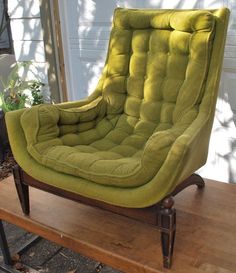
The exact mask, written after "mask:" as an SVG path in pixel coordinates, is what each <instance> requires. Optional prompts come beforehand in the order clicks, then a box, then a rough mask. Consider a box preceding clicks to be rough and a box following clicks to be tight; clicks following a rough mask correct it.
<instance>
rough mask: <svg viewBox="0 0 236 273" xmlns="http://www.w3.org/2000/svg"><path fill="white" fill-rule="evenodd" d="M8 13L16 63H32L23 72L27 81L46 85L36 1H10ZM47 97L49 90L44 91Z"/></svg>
mask: <svg viewBox="0 0 236 273" xmlns="http://www.w3.org/2000/svg"><path fill="white" fill-rule="evenodd" d="M8 13H9V17H10V19H11V30H12V39H13V46H14V51H15V57H16V61H18V62H22V61H32V64H33V65H32V66H31V67H30V69H29V71H33V72H34V73H31V72H28V71H24V72H23V75H26V76H27V78H28V79H35V78H37V79H38V80H41V81H42V82H44V83H46V84H47V83H48V75H47V65H46V59H45V53H44V42H43V32H42V25H41V19H40V8H39V1H38V0H10V1H8ZM45 92H46V96H47V97H48V96H49V89H47V90H45Z"/></svg>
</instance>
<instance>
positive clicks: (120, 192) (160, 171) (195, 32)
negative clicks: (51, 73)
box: [6, 8, 229, 267]
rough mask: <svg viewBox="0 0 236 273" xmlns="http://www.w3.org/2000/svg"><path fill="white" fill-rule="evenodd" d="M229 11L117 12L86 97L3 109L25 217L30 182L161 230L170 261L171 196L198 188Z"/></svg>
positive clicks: (166, 261)
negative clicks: (101, 66)
mask: <svg viewBox="0 0 236 273" xmlns="http://www.w3.org/2000/svg"><path fill="white" fill-rule="evenodd" d="M228 17H229V10H228V9H225V8H223V9H219V10H135V9H121V8H118V9H116V10H115V13H114V20H113V26H112V30H111V36H110V42H109V46H108V54H107V59H106V63H105V67H104V69H103V73H102V75H101V78H100V80H99V83H98V85H97V88H96V89H95V91H94V92H93V93H92V95H90V96H89V97H88V98H86V99H84V100H81V101H78V102H69V103H62V104H57V105H40V106H35V107H32V108H31V109H24V110H19V111H14V112H10V113H7V115H6V121H7V128H8V132H9V138H10V144H11V147H12V151H13V154H14V157H15V159H16V161H17V163H18V164H19V166H20V167H17V168H15V170H14V176H15V183H16V186H17V191H18V194H19V198H20V201H21V204H22V209H23V211H24V213H25V214H29V193H28V186H29V185H30V186H34V187H37V188H40V189H43V190H46V191H49V192H52V193H55V194H58V195H61V196H64V197H67V198H70V199H73V200H77V201H81V202H84V203H87V204H90V205H91V204H93V205H95V206H99V207H102V208H105V209H108V210H112V211H114V212H116V213H120V214H124V215H128V216H130V217H133V218H139V220H141V221H147V222H149V223H150V224H154V225H157V227H159V228H160V230H161V240H162V249H163V256H164V266H165V267H170V265H171V256H172V252H173V244H174V236H175V226H176V225H175V223H176V220H175V215H176V212H175V209H174V208H173V204H174V201H173V196H174V195H175V194H176V193H178V192H179V191H180V190H182V189H183V188H185V187H186V186H188V185H192V184H196V185H198V186H199V187H200V188H201V187H203V186H204V181H203V180H202V179H201V177H200V176H197V175H196V174H194V172H195V171H196V170H197V169H198V168H200V167H201V166H203V165H204V164H205V162H206V159H207V152H208V143H209V138H210V132H211V127H212V122H213V118H214V111H215V104H216V99H217V91H218V86H219V80H220V74H221V66H222V59H223V53H224V44H225V38H226V32H227V23H228ZM78 73H79V71H78Z"/></svg>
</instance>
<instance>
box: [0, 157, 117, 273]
mask: <svg viewBox="0 0 236 273" xmlns="http://www.w3.org/2000/svg"><path fill="white" fill-rule="evenodd" d="M13 164H14V161H13V158H12V156H11V154H9V153H8V155H7V157H6V160H5V161H4V162H2V163H1V166H0V183H1V180H2V179H4V178H5V177H7V176H9V175H10V174H11V168H12V165H13ZM4 229H5V232H6V235H7V240H8V243H9V247H10V251H11V255H12V256H13V258H14V259H15V260H16V262H17V263H16V265H15V268H16V267H18V268H20V269H19V271H20V272H30V273H36V272H40V273H43V272H47V273H98V272H101V273H119V272H120V271H118V270H114V269H112V268H111V267H108V266H106V265H103V264H101V263H99V262H97V261H93V260H92V259H89V258H87V257H84V256H82V255H80V254H78V253H75V252H73V251H71V250H69V249H66V248H63V247H61V246H59V245H57V244H55V243H51V242H49V241H47V240H45V239H41V240H39V241H38V242H37V243H35V244H34V245H32V246H31V247H30V248H29V249H28V250H26V251H24V252H23V253H22V254H21V255H20V256H19V255H16V252H17V250H19V249H20V248H21V247H22V246H23V245H24V244H25V243H26V242H27V240H29V239H31V238H32V237H33V236H34V234H31V233H29V232H26V231H24V230H22V229H20V228H18V227H16V226H14V225H11V224H8V223H4ZM2 262H3V257H2V253H1V250H0V263H2ZM2 272H4V271H2V270H1V269H0V273H2Z"/></svg>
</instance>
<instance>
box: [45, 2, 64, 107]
mask: <svg viewBox="0 0 236 273" xmlns="http://www.w3.org/2000/svg"><path fill="white" fill-rule="evenodd" d="M40 14H41V23H42V29H43V40H44V49H45V57H46V64H47V70H48V84H49V87H50V91H51V99H52V101H53V102H55V103H58V102H61V101H62V94H61V93H62V92H61V86H60V81H59V79H58V73H57V65H58V64H57V60H56V52H55V43H54V39H53V25H52V17H51V6H50V1H46V0H40Z"/></svg>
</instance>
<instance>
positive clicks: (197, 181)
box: [171, 173, 205, 196]
mask: <svg viewBox="0 0 236 273" xmlns="http://www.w3.org/2000/svg"><path fill="white" fill-rule="evenodd" d="M191 185H196V186H197V187H198V189H202V188H204V187H205V181H204V180H203V178H202V177H201V176H200V175H199V174H196V173H194V174H192V175H190V176H189V177H188V178H187V179H185V180H184V181H183V182H182V183H180V184H179V185H178V186H177V187H176V188H175V189H174V191H173V192H172V193H171V195H172V196H175V195H176V194H177V193H179V192H181V191H182V190H183V189H185V188H187V187H189V186H191Z"/></svg>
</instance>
